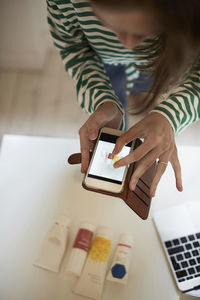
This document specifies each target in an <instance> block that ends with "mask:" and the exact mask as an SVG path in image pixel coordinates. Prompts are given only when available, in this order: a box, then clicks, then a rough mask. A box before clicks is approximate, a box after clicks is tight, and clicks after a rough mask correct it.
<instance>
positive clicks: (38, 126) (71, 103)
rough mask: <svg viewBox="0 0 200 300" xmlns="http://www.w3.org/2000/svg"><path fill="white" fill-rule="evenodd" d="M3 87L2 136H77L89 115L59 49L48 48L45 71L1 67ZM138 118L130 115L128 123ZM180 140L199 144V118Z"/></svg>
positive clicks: (0, 101) (0, 98)
mask: <svg viewBox="0 0 200 300" xmlns="http://www.w3.org/2000/svg"><path fill="white" fill-rule="evenodd" d="M0 91H1V92H0V139H2V136H3V135H4V134H18V135H31V136H51V137H63V138H65V137H77V138H78V129H79V128H80V127H81V125H82V124H83V123H84V122H85V120H86V119H87V115H86V114H85V113H84V112H83V111H82V110H81V109H80V107H79V106H78V104H77V103H76V92H75V85H74V82H73V80H72V79H71V78H70V77H69V75H68V74H67V73H66V72H65V70H64V67H63V64H62V62H61V59H60V57H59V54H58V53H57V52H56V51H50V52H49V55H48V57H47V60H46V64H45V66H44V69H43V71H42V72H35V71H34V72H31V71H19V70H14V71H6V70H0ZM139 118H140V117H137V118H136V117H133V116H128V124H129V125H128V126H129V127H130V126H131V124H134V123H135V122H137V121H138V120H139ZM177 143H178V144H188V145H195V146H200V122H197V123H196V124H194V125H192V126H191V127H190V128H189V129H187V130H186V131H185V132H183V133H182V134H181V135H180V136H179V137H177Z"/></svg>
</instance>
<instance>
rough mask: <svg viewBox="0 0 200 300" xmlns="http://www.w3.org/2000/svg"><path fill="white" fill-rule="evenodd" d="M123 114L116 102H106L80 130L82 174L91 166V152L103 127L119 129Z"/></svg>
mask: <svg viewBox="0 0 200 300" xmlns="http://www.w3.org/2000/svg"><path fill="white" fill-rule="evenodd" d="M121 121H122V112H121V111H120V110H119V108H118V106H117V105H116V104H115V103H114V102H104V103H103V104H101V105H100V106H99V107H98V108H97V110H96V111H95V112H94V113H93V114H92V115H91V116H90V117H89V118H88V120H87V121H86V122H85V123H84V124H83V126H82V127H81V128H80V129H79V136H80V147H81V172H82V173H86V172H87V169H88V165H89V159H90V151H91V150H93V147H94V141H95V140H96V138H97V137H98V133H99V130H100V129H101V128H102V127H110V128H115V129H119V127H120V124H121Z"/></svg>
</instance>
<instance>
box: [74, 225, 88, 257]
mask: <svg viewBox="0 0 200 300" xmlns="http://www.w3.org/2000/svg"><path fill="white" fill-rule="evenodd" d="M92 235H93V232H92V231H90V230H88V229H85V228H80V229H79V232H78V234H77V236H76V239H75V242H74V245H73V248H78V249H82V250H84V251H86V252H88V250H89V247H90V242H91V239H92Z"/></svg>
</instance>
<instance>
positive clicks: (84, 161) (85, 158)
mask: <svg viewBox="0 0 200 300" xmlns="http://www.w3.org/2000/svg"><path fill="white" fill-rule="evenodd" d="M79 135H80V148H81V172H82V173H86V171H87V169H88V165H89V159H90V140H89V137H88V132H87V128H83V127H82V128H81V129H80V130H79Z"/></svg>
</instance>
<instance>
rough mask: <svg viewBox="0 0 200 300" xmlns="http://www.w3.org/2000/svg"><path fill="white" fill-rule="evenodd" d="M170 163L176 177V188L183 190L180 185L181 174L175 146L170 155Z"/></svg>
mask: <svg viewBox="0 0 200 300" xmlns="http://www.w3.org/2000/svg"><path fill="white" fill-rule="evenodd" d="M170 163H171V165H172V168H173V170H174V174H175V178H176V188H177V190H178V191H179V192H182V191H183V185H182V176H181V165H180V162H179V159H178V153H177V149H176V148H175V150H174V152H173V154H172V155H171V159H170Z"/></svg>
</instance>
